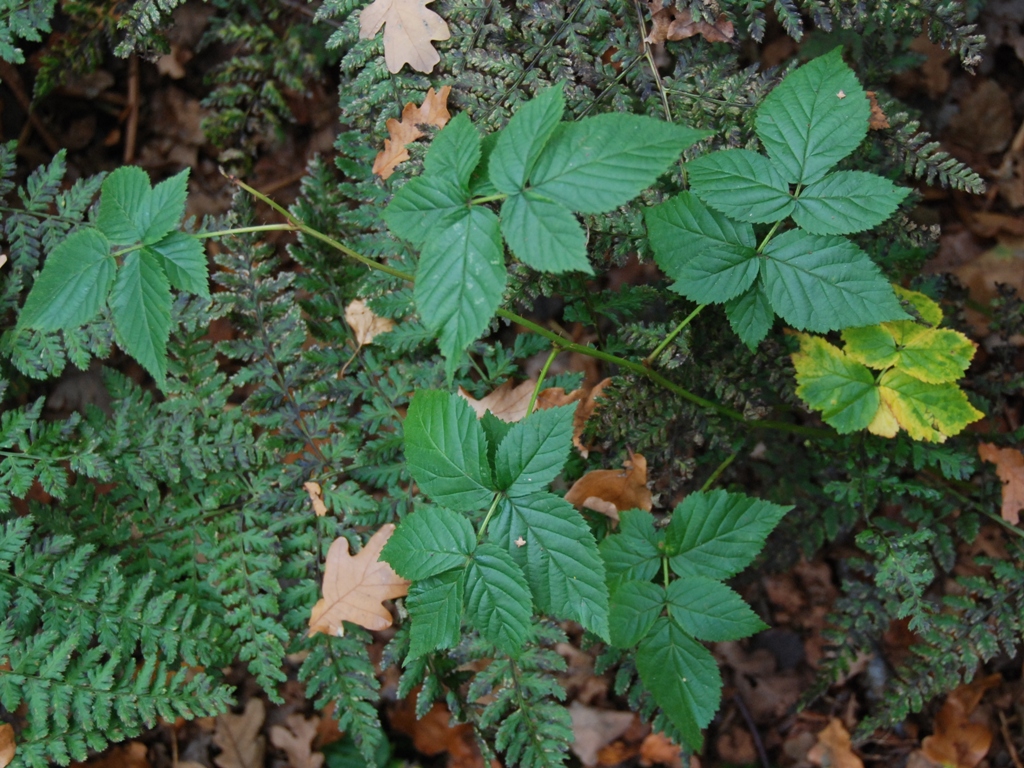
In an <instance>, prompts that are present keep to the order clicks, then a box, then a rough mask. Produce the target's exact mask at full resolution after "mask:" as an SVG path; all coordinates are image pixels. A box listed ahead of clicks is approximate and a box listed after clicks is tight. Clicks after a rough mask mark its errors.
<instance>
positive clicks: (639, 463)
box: [565, 453, 652, 522]
mask: <svg viewBox="0 0 1024 768" xmlns="http://www.w3.org/2000/svg"><path fill="white" fill-rule="evenodd" d="M565 500H566V501H568V502H569V503H570V504H572V505H573V506H575V507H585V508H587V509H592V510H594V511H595V512H600V513H601V514H602V515H607V516H608V517H610V518H611V519H612V520H614V521H615V522H618V521H619V512H622V511H623V510H626V509H643V510H646V511H647V512H650V511H651V506H652V499H651V492H650V490H648V488H647V459H645V458H644V457H643V456H642V455H641V454H639V453H632V454H630V458H629V459H627V460H626V461H624V462H623V469H597V470H594V471H593V472H588V473H587V474H585V475H584V476H583V477H581V478H580V479H579V480H577V481H576V482H575V483H573V485H572V488H570V489H569V492H568V493H567V494H565Z"/></svg>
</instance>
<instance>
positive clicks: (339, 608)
mask: <svg viewBox="0 0 1024 768" xmlns="http://www.w3.org/2000/svg"><path fill="white" fill-rule="evenodd" d="M394 530H395V526H394V524H392V523H388V524H387V525H384V526H382V527H381V529H380V530H379V531H377V532H376V533H375V534H373V536H371V537H370V540H369V541H368V542H366V546H364V547H363V548H362V549H361V550H359V553H358V554H356V555H350V554H349V551H348V539H346V538H345V537H344V536H340V537H338V538H337V539H335V540H334V543H333V544H331V548H330V549H329V550H328V551H327V563H326V568H325V569H324V584H323V595H324V596H323V597H322V598H321V599H320V600H318V601H317V603H316V605H314V606H313V610H312V612H311V614H310V617H309V634H310V635H315V634H316V633H317V632H322V633H324V634H325V635H339V636H340V635H342V634H343V633H344V628H343V625H342V622H343V621H350V622H352V623H353V624H358V625H359V626H361V627H365V628H366V629H371V630H381V629H385V628H387V627H390V626H391V622H392V619H391V613H390V612H389V611H388V609H387V608H385V607H384V606H383V605H382V602H383V601H384V600H393V599H394V598H396V597H404V596H405V595H406V594H408V592H409V584H410V582H408V581H406V580H405V579H403V578H402V577H401V576H399V575H398V574H397V573H395V572H394V571H393V570H392V569H391V566H390V565H388V564H387V563H386V562H384V561H383V560H381V559H380V551H381V550H382V549H383V548H384V545H385V544H386V543H387V541H388V539H389V538H391V534H392V533H394Z"/></svg>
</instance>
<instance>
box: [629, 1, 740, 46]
mask: <svg viewBox="0 0 1024 768" xmlns="http://www.w3.org/2000/svg"><path fill="white" fill-rule="evenodd" d="M647 7H648V8H649V9H650V11H651V31H650V33H649V34H648V35H647V38H646V42H648V43H651V44H652V45H656V44H658V43H664V42H665V41H666V40H685V39H687V38H688V37H693V36H695V35H700V36H701V37H703V38H704V39H705V40H707V41H708V42H709V43H727V42H729V41H730V40H732V39H733V37H734V36H735V34H736V29H735V27H734V26H733V23H732V22H731V21H729V19H728V18H727V17H726V16H725V14H719V15H718V18H716V19H715V21H714V23H713V24H711V23H708V22H706V21H697V22H695V21H694V20H693V13H692V12H690V11H688V10H687V11H680V10H679V9H677V8H675V7H673V6H672V5H671V4H670V5H668V6H666V5H665V4H664V3H663V2H662V0H648V1H647Z"/></svg>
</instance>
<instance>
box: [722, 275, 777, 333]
mask: <svg viewBox="0 0 1024 768" xmlns="http://www.w3.org/2000/svg"><path fill="white" fill-rule="evenodd" d="M725 316H726V317H728V318H729V325H731V326H732V329H733V331H735V332H736V335H737V336H739V337H740V341H742V342H743V343H744V344H746V345H747V346H748V347H749V348H750V349H754V347H756V346H757V344H758V343H759V342H760V341H761V339H763V338H764V337H765V336H767V335H768V331H770V330H771V327H772V321H774V320H775V312H774V311H773V310H772V306H771V304H769V303H768V294H767V293H766V292H765V289H764V281H763V280H758V281H757V282H756V283H754V284H753V285H752V286H750V287H749V288H748V289H747V290H746V291H744V292H743V293H741V294H740V295H739V296H737V297H736V298H734V299H730V300H729V301H727V302H725Z"/></svg>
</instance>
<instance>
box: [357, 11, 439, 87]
mask: <svg viewBox="0 0 1024 768" xmlns="http://www.w3.org/2000/svg"><path fill="white" fill-rule="evenodd" d="M433 1H434V0H374V2H373V3H371V4H370V5H368V6H366V7H365V8H363V10H362V11H361V12H360V14H359V38H360V39H361V40H369V39H370V38H371V37H373V36H374V35H376V34H377V33H378V32H379V31H380V28H381V26H383V25H387V26H385V28H384V61H385V63H387V65H388V72H390V73H391V74H395V73H396V72H398V71H399V70H400V69H401V68H402V66H403V65H404V64H408V65H409V66H410V67H412V68H413V69H415V70H416V71H417V72H429V71H430V70H432V69H433V68H434V65H435V64H437V62H439V61H440V60H441V56H440V54H438V52H437V50H436V49H435V48H434V46H433V45H432V44H431V42H430V41H431V40H447V39H448V38H449V36H450V35H451V33H450V32H449V31H448V25H447V24H446V23H445V21H444V19H442V18H441V17H440V16H438V15H437V14H436V13H434V12H433V11H431V10H429V9H428V8H427V6H428V5H429V4H430V3H432V2H433Z"/></svg>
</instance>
